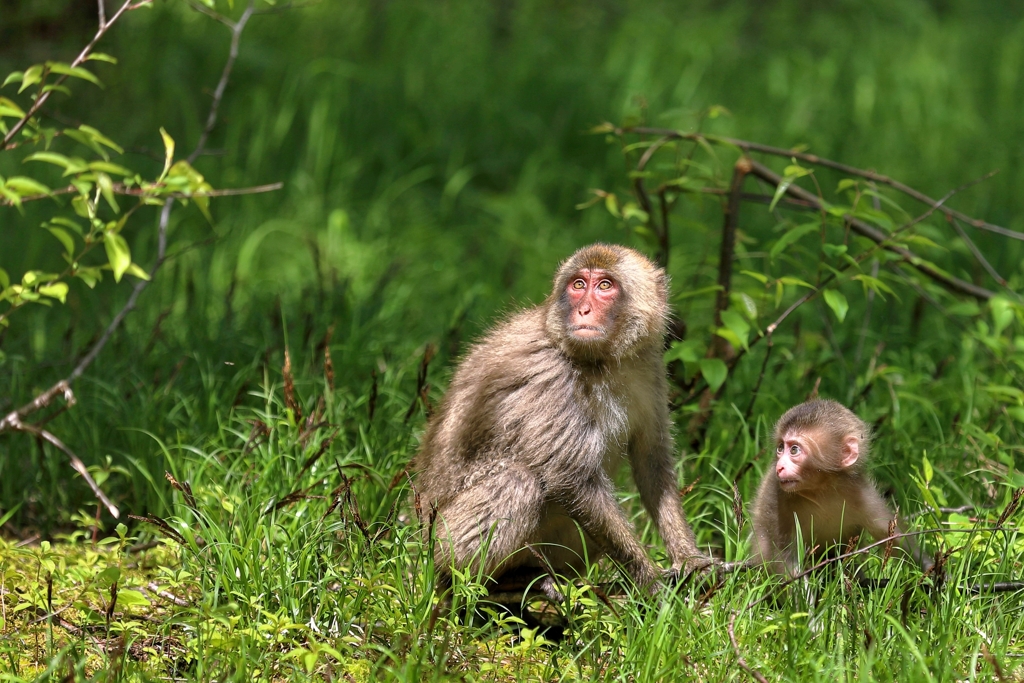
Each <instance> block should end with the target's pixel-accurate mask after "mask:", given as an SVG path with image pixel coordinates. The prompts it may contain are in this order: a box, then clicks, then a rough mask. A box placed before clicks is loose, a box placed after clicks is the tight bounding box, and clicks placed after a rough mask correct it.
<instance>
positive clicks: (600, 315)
mask: <svg viewBox="0 0 1024 683" xmlns="http://www.w3.org/2000/svg"><path fill="white" fill-rule="evenodd" d="M566 294H567V295H568V297H569V306H570V311H569V319H568V320H567V321H566V327H567V328H568V330H569V333H570V334H572V336H574V337H575V338H577V339H603V338H604V337H605V336H607V334H608V327H609V326H610V324H611V321H612V317H613V316H612V310H613V308H614V306H615V300H616V299H617V298H618V296H619V285H618V283H616V282H615V280H613V279H612V277H611V275H609V274H608V272H607V271H605V270H601V269H598V268H595V269H593V270H591V269H590V268H581V269H580V270H579V271H577V272H576V274H574V275H573V276H572V277H571V278H569V285H568V287H567V288H566Z"/></svg>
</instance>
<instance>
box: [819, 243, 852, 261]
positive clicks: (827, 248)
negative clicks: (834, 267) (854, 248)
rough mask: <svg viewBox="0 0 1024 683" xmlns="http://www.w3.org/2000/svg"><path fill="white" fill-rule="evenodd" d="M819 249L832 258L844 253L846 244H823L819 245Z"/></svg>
mask: <svg viewBox="0 0 1024 683" xmlns="http://www.w3.org/2000/svg"><path fill="white" fill-rule="evenodd" d="M821 250H822V251H823V252H825V253H826V254H828V255H829V256H831V257H832V258H835V257H837V256H842V255H843V254H845V253H846V250H847V246H846V245H845V244H823V245H821Z"/></svg>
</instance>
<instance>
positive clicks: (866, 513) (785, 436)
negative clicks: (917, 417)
mask: <svg viewBox="0 0 1024 683" xmlns="http://www.w3.org/2000/svg"><path fill="white" fill-rule="evenodd" d="M774 442H775V455H776V461H775V466H774V467H771V468H769V470H768V471H767V472H765V475H764V479H763V480H762V481H761V488H760V489H759V490H758V493H757V500H756V501H755V502H754V515H753V524H754V544H755V548H754V552H755V556H754V562H755V563H756V562H758V561H760V562H761V563H763V564H765V565H766V566H767V567H768V568H769V569H771V570H772V571H773V572H775V573H778V574H783V575H787V576H794V575H796V574H797V573H798V572H799V571H800V567H799V563H798V558H797V539H796V535H797V523H798V522H799V533H800V535H801V537H802V539H803V545H804V548H806V549H807V550H808V551H811V550H813V549H815V548H817V549H818V550H824V549H826V548H828V547H829V546H831V545H833V544H835V543H837V542H839V543H842V542H846V541H847V540H848V539H850V538H852V537H854V536H857V535H859V534H860V533H861V531H867V532H868V533H870V534H871V535H872V536H873V537H874V538H875V539H876V540H880V539H883V538H886V537H887V536H889V528H890V524H891V523H893V521H894V519H895V516H894V515H893V514H892V512H891V511H890V510H889V506H888V505H886V503H885V500H884V499H883V498H882V496H881V495H880V494H879V493H878V490H877V489H876V488H875V485H874V483H873V482H872V481H871V479H870V478H869V477H868V475H867V474H865V472H864V467H865V463H866V461H867V459H868V454H869V451H870V445H871V433H870V429H869V428H868V426H867V425H866V424H864V421H863V420H861V419H860V418H859V417H857V416H856V415H854V414H853V413H852V412H851V411H850V410H849V409H848V408H846V407H844V406H843V405H841V404H839V403H837V402H835V401H831V400H814V401H808V402H806V403H801V404H800V405H798V406H795V407H793V408H790V409H789V410H788V411H786V413H785V414H784V415H783V416H782V417H781V418H780V419H779V422H778V424H776V425H775V434H774ZM897 532H898V529H897ZM900 545H901V546H902V547H903V549H904V550H906V551H907V552H909V553H910V554H911V555H912V556H913V557H914V559H916V560H917V562H918V563H919V564H921V565H922V566H923V567H924V568H926V569H927V568H928V567H930V566H931V564H932V563H931V561H930V560H929V559H927V558H926V557H925V556H924V555H923V554H922V553H921V551H920V549H919V548H918V546H917V544H915V543H914V542H913V541H912V540H911V539H909V538H903V539H900Z"/></svg>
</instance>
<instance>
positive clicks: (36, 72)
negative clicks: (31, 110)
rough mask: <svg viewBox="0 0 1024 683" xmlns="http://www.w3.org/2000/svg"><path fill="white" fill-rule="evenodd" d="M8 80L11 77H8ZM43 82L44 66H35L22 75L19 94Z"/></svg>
mask: <svg viewBox="0 0 1024 683" xmlns="http://www.w3.org/2000/svg"><path fill="white" fill-rule="evenodd" d="M8 78H10V76H8ZM42 80H43V65H42V64H35V65H33V66H30V67H29V68H27V69H25V73H24V74H22V77H21V87H20V88H18V92H21V91H23V90H24V89H25V88H28V87H30V86H32V85H35V84H36V83H39V82H41V81H42Z"/></svg>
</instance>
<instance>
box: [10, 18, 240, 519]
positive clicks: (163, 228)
mask: <svg viewBox="0 0 1024 683" xmlns="http://www.w3.org/2000/svg"><path fill="white" fill-rule="evenodd" d="M136 6H138V5H132V3H131V2H130V1H129V2H125V4H124V5H123V6H122V7H121V9H119V10H118V11H117V13H116V14H114V15H113V16H112V17H111V18H110V21H108V22H106V23H105V24H103V25H101V26H100V30H99V31H98V32H97V34H96V36H95V37H94V38H93V39H92V41H91V42H90V43H89V45H88V46H87V47H86V48H85V50H83V51H82V53H81V54H80V55H79V56H78V58H77V59H76V60H75V62H74V64H73V66H77V65H78V64H80V63H81V62H82V61H84V60H85V58H86V57H87V56H88V55H89V53H90V51H91V50H92V47H93V46H94V45H95V44H96V41H98V40H99V39H100V38H101V37H102V36H103V34H104V33H105V32H106V30H107V28H108V27H109V26H110V25H111V24H112V23H113V22H114V21H115V20H116V19H117V18H118V17H120V16H121V14H123V13H124V12H125V10H128V9H133V8H134V7H136ZM253 10H254V3H253V2H252V0H250V2H249V5H248V6H247V7H246V9H245V11H244V12H243V13H242V15H241V16H240V17H239V19H238V21H237V22H235V23H234V24H233V25H232V27H231V32H232V37H231V52H230V54H229V55H228V60H227V63H226V64H225V65H224V70H223V71H222V72H221V76H220V81H219V82H218V83H217V89H216V90H215V91H214V100H213V103H212V104H211V105H210V112H211V115H210V116H208V117H207V119H206V126H205V128H204V129H203V134H202V135H201V136H200V138H199V142H198V143H197V144H196V148H195V149H194V150H193V151H192V154H190V155H189V157H188V159H189V163H191V162H192V161H193V160H194V159H195V158H196V157H198V156H199V155H200V154H201V153H202V151H203V149H204V148H205V146H206V140H207V138H208V137H209V133H210V131H211V130H213V128H214V126H215V125H216V123H217V116H216V114H217V110H218V108H219V107H220V101H221V99H222V98H223V96H224V90H225V89H226V88H227V82H228V78H229V77H230V75H231V69H232V67H233V66H234V63H235V59H236V58H237V56H238V40H239V37H240V36H241V34H242V31H243V30H244V29H245V25H246V24H247V23H248V21H249V19H250V17H252V15H253ZM57 82H58V83H59V82H60V80H58V81H57ZM48 95H49V92H47V93H44V94H43V95H42V96H40V97H39V98H37V100H36V102H35V104H34V105H33V106H32V108H31V109H29V111H28V113H26V115H25V117H24V118H23V119H21V120H20V121H19V122H18V123H17V124H15V127H13V128H11V131H10V133H8V135H7V136H5V137H4V142H3V144H4V145H6V144H7V142H8V141H9V140H10V138H11V137H12V136H13V135H14V134H15V133H16V132H17V130H19V129H20V128H21V126H23V125H24V124H25V122H26V121H27V120H28V118H29V117H30V116H32V114H33V113H34V112H35V111H36V110H38V109H39V107H40V106H41V105H42V103H43V102H44V101H45V100H46V98H47V96H48ZM173 205H174V198H173V197H172V198H168V199H167V202H166V203H165V204H164V205H163V208H162V209H161V210H160V221H159V223H158V226H157V255H156V261H155V262H154V264H153V267H152V269H150V271H149V279H147V280H139V281H138V282H137V283H136V284H135V287H134V288H133V289H132V293H131V295H130V296H129V297H128V301H127V303H125V305H124V307H122V308H121V310H120V311H119V312H118V313H117V315H116V316H114V319H113V320H111V321H110V324H109V325H107V328H106V329H105V330H104V331H103V334H102V335H101V336H100V338H99V339H98V340H97V341H96V343H95V344H93V346H92V348H91V349H89V352H88V353H86V354H85V356H83V357H82V360H81V361H79V363H78V365H76V366H75V368H74V370H72V371H71V374H69V375H68V376H67V377H66V378H64V379H62V380H60V381H59V382H57V383H56V384H54V385H53V386H52V387H50V388H49V389H47V390H46V391H44V392H43V393H42V394H40V395H39V396H37V397H36V398H35V399H33V400H32V401H30V402H28V403H27V404H25V405H24V406H22V407H21V408H18V409H17V410H15V411H13V412H11V413H8V414H7V415H6V416H4V417H3V418H0V434H3V433H4V432H8V431H20V432H27V433H30V434H33V435H35V436H38V437H41V438H43V439H45V440H46V441H48V442H49V443H50V444H52V445H53V446H55V447H56V448H58V449H59V450H61V451H63V452H64V453H65V455H67V456H68V457H69V458H70V459H71V465H72V467H74V468H75V470H76V471H77V472H78V473H79V474H81V475H82V478H83V479H85V481H86V483H87V484H88V485H89V488H91V489H92V491H93V493H94V494H95V495H96V497H97V498H99V499H100V501H101V502H103V504H104V505H105V506H106V508H107V510H108V511H109V512H110V514H111V515H112V516H113V517H115V518H117V517H119V516H120V511H119V510H118V509H117V507H116V506H114V504H113V503H111V502H110V500H109V499H108V498H107V497H106V495H104V493H103V491H102V490H100V487H99V486H98V485H97V484H96V482H95V480H93V478H92V477H91V476H90V475H89V471H88V470H87V469H86V467H85V465H84V463H82V461H81V459H79V458H78V457H77V456H76V455H75V454H74V453H73V452H72V451H71V449H69V448H68V447H67V446H66V445H65V444H64V443H63V442H62V441H60V439H58V438H57V437H56V436H54V435H53V434H51V433H50V432H48V431H46V430H43V429H40V428H39V427H38V426H36V425H32V424H26V423H25V422H24V418H25V417H27V416H28V415H30V414H32V413H34V412H36V411H38V410H41V409H43V408H45V407H47V406H49V405H50V403H51V402H52V401H53V400H54V399H55V398H57V397H58V396H63V398H64V400H65V402H66V403H67V404H68V405H74V403H75V396H74V393H73V392H72V391H71V384H72V383H73V382H74V381H75V380H77V379H78V378H79V377H81V376H82V374H83V373H84V372H85V370H86V369H87V368H88V367H89V366H90V365H91V364H92V362H93V361H94V360H95V359H96V356H98V355H99V353H100V351H102V350H103V347H104V346H106V344H107V342H108V341H109V340H110V337H111V336H112V335H113V334H114V332H115V331H116V330H117V329H118V328H119V327H120V326H121V322H122V321H123V320H124V319H125V317H126V316H127V315H128V314H129V313H130V312H131V311H132V310H133V309H134V308H135V304H136V301H138V298H139V295H140V294H141V293H142V290H144V289H145V288H146V286H147V285H148V284H149V283H150V281H152V279H153V278H154V276H155V275H156V273H157V271H158V270H159V269H160V267H161V266H162V265H163V263H164V260H165V258H166V255H167V226H168V223H169V222H170V218H171V207H172V206H173Z"/></svg>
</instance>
